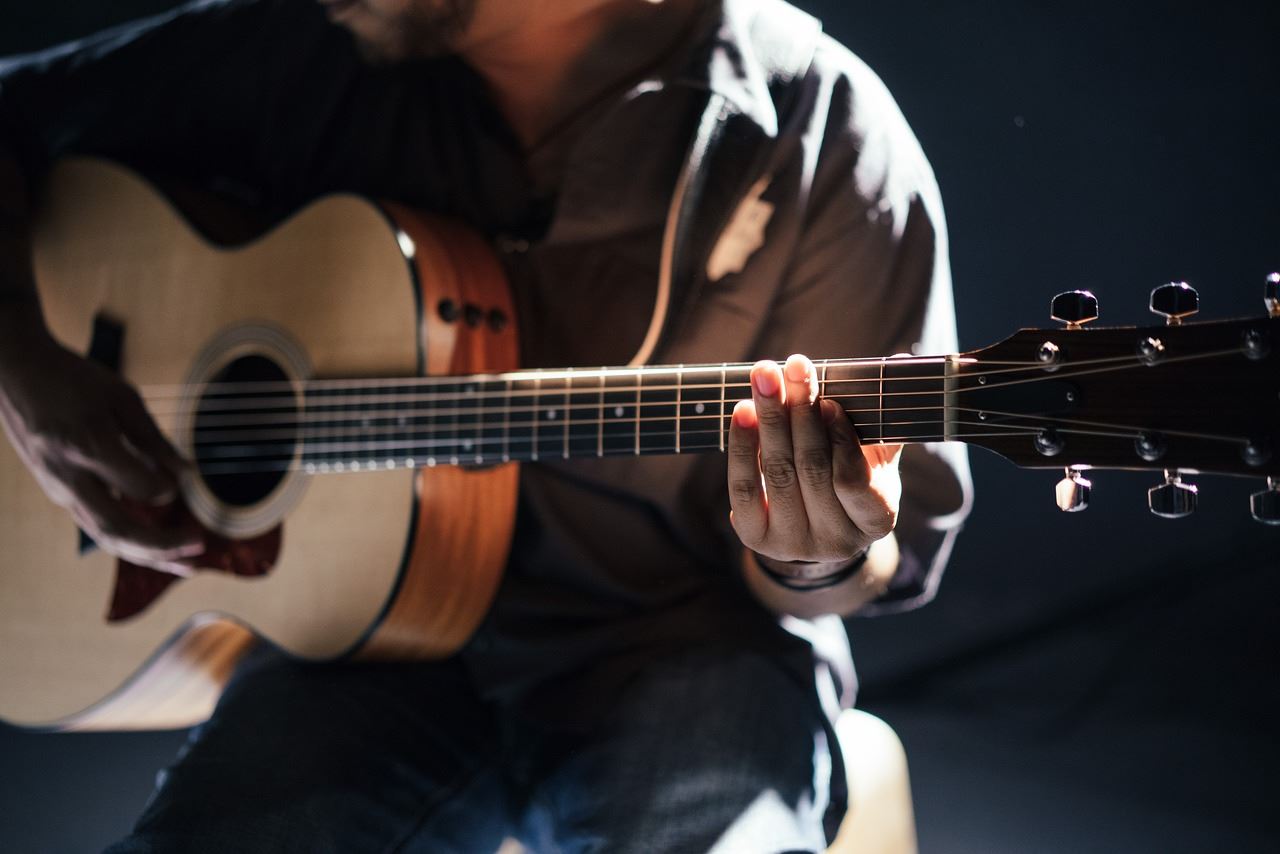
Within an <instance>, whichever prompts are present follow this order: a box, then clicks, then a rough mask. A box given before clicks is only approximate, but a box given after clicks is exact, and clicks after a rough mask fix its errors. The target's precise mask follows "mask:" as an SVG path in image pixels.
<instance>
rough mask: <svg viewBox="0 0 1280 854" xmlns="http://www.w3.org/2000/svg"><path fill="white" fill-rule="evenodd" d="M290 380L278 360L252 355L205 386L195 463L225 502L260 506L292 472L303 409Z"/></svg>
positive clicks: (198, 415) (197, 423)
mask: <svg viewBox="0 0 1280 854" xmlns="http://www.w3.org/2000/svg"><path fill="white" fill-rule="evenodd" d="M288 381H289V377H288V376H287V375H286V374H285V372H284V371H283V370H281V368H280V366H279V365H277V364H276V363H275V362H273V361H272V360H270V359H268V358H266V357H265V356H258V355H253V356H241V357H240V358H238V359H236V360H234V361H232V362H230V363H228V364H227V366H226V367H225V368H223V369H222V370H221V371H220V372H219V373H218V374H217V375H215V376H214V377H213V379H212V380H210V381H209V384H208V385H207V386H206V387H205V390H204V393H203V394H202V395H201V397H200V403H199V405H198V406H197V407H196V417H195V458H196V466H197V468H198V469H199V470H200V476H201V477H202V478H203V479H204V482H205V484H206V485H207V486H208V487H209V491H210V492H212V493H213V494H214V495H216V496H217V497H218V498H219V499H220V500H221V501H223V502H225V503H226V504H229V505H232V506H234V507H248V506H251V505H253V504H257V503H258V502H259V501H261V500H262V499H264V498H266V497H267V496H268V495H270V494H271V492H272V491H273V490H274V489H275V488H276V487H277V486H278V485H279V484H280V481H282V480H284V477H285V475H286V474H288V471H289V466H290V464H291V463H292V461H293V456H294V451H295V449H296V447H297V422H298V412H299V405H298V397H297V394H296V393H295V392H294V390H293V389H292V388H291V387H290V386H289V384H288ZM258 383H269V385H266V386H256V384H258Z"/></svg>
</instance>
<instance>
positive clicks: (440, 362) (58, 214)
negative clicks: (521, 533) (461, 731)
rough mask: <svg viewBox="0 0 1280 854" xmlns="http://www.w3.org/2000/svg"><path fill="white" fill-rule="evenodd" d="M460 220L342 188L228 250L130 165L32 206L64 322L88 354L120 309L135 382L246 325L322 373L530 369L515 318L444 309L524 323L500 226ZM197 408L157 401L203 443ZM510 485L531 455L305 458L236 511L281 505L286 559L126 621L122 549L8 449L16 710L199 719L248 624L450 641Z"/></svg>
mask: <svg viewBox="0 0 1280 854" xmlns="http://www.w3.org/2000/svg"><path fill="white" fill-rule="evenodd" d="M444 228H448V226H447V225H440V224H438V223H436V222H435V221H433V220H425V219H421V218H418V217H417V216H416V215H414V214H413V213H412V212H410V211H407V210H405V209H400V208H396V207H395V206H387V207H379V206H376V205H374V204H372V203H370V202H368V201H366V200H363V199H359V198H356V197H348V196H335V197H330V198H327V199H324V200H321V201H320V202H317V203H315V204H313V205H312V206H310V207H308V208H306V209H304V210H303V211H301V212H299V213H298V214H297V215H295V216H294V217H292V218H291V219H290V220H288V221H287V222H286V223H284V224H283V225H281V226H280V227H279V228H277V229H276V230H274V231H272V232H270V233H269V234H267V235H265V236H264V237H262V238H260V239H258V240H256V241H254V242H253V243H250V244H246V245H244V246H239V247H236V248H234V249H229V250H219V249H215V248H214V247H212V246H210V245H209V244H208V243H206V242H205V241H204V240H203V239H202V238H200V237H199V236H198V235H197V234H195V233H194V231H193V230H192V229H191V228H190V227H189V226H188V225H187V224H186V222H185V221H184V220H183V219H182V218H181V216H180V215H179V214H178V213H177V212H176V211H175V210H174V209H173V208H172V207H171V206H170V205H168V204H167V203H166V202H165V201H164V200H163V199H161V198H160V197H159V196H157V195H156V194H155V193H154V192H153V191H152V190H151V189H150V188H149V187H148V186H147V185H146V184H145V183H144V182H142V181H141V180H140V179H138V178H137V177H136V176H134V175H133V174H132V173H129V172H128V171H127V170H124V169H121V168H119V167H115V166H111V165H108V164H103V163H98V162H92V161H68V162H65V163H63V164H60V165H59V166H58V167H57V169H56V170H55V172H54V173H53V175H52V176H51V178H50V181H49V184H48V191H47V195H46V201H45V204H44V206H43V209H42V212H41V214H40V216H39V219H38V221H37V233H36V247H35V249H36V252H35V259H36V267H37V280H38V283H39V286H40V289H41V297H42V302H43V305H44V308H45V313H46V318H47V321H48V323H49V325H50V328H51V330H52V331H53V333H54V334H55V335H56V336H57V337H58V338H59V339H60V340H61V341H63V342H64V343H65V344H67V345H68V346H69V347H72V348H73V349H76V350H78V351H80V352H86V350H87V349H88V346H89V342H90V337H91V336H92V334H93V330H94V319H95V317H104V316H105V317H110V318H112V319H113V320H115V321H116V322H118V323H119V324H120V325H121V328H122V329H123V346H122V347H121V348H120V357H121V359H120V369H121V372H122V374H123V375H124V376H125V377H126V378H127V379H129V380H130V381H131V382H132V383H134V384H135V385H138V386H145V387H152V388H156V387H178V386H181V385H183V384H186V383H188V382H190V380H191V377H192V371H193V365H197V364H199V363H200V361H201V359H202V358H204V357H206V356H207V353H205V352H203V350H202V348H204V349H207V348H208V347H209V342H212V341H228V340H229V341H232V342H237V343H234V344H233V347H239V346H242V345H243V341H242V340H241V339H244V340H249V341H252V340H253V334H252V333H244V334H240V331H242V330H244V329H246V328H248V329H252V330H270V331H271V334H272V335H276V337H278V338H280V339H281V340H287V341H291V342H294V343H295V344H296V345H297V349H299V350H300V351H301V352H302V354H303V355H304V358H305V361H306V363H307V368H308V370H309V371H310V372H311V375H313V376H317V377H344V376H351V377H358V376H368V375H380V376H412V375H414V374H416V373H418V372H420V371H421V370H424V369H425V371H426V372H428V373H444V372H458V371H476V370H490V369H506V368H510V367H514V362H515V358H516V339H515V336H514V331H513V326H514V325H513V324H509V325H508V329H507V330H506V331H505V332H504V333H497V332H494V331H493V330H489V329H485V328H479V329H477V328H473V327H470V326H467V325H466V324H465V323H447V322H446V321H445V320H444V319H443V318H441V317H440V316H439V315H438V313H437V312H435V311H434V310H433V309H434V306H436V305H437V304H438V303H439V301H440V300H442V299H453V300H455V301H456V303H457V304H458V305H463V304H467V303H472V302H478V304H481V305H485V306H486V308H487V307H489V306H498V307H501V308H502V309H504V310H505V311H506V312H507V316H508V317H510V316H512V315H511V306H510V303H509V298H508V296H507V293H506V289H505V283H504V282H503V281H502V277H501V272H500V269H499V268H498V266H497V263H496V261H495V260H494V259H492V258H491V257H490V256H488V255H487V252H486V248H485V247H484V245H483V243H482V242H481V241H480V240H479V239H478V238H476V237H473V236H470V235H464V236H456V235H454V234H452V233H451V232H440V231H438V230H437V229H444ZM410 234H413V235H414V236H413V237H410V236H409V235H410ZM426 309H432V310H426ZM229 331H230V332H229ZM237 335H239V338H237ZM268 337H270V336H268ZM250 349H251V346H250ZM180 409H181V407H179V406H175V405H168V406H167V408H166V405H163V404H162V405H161V406H160V407H158V408H153V412H154V414H155V415H156V417H157V421H158V423H159V424H160V426H161V428H162V429H163V430H165V431H166V433H167V434H168V435H170V437H171V438H172V439H173V440H174V441H175V442H176V444H178V446H179V447H180V448H184V450H187V451H188V452H190V451H191V444H192V442H193V439H192V436H191V432H190V428H191V424H190V419H189V418H188V419H186V420H185V421H184V417H183V415H182V413H181V412H180V411H179V410H180ZM515 489H516V470H515V467H514V466H504V467H497V468H494V469H489V470H484V471H479V472H476V471H463V470H452V469H449V468H440V469H432V470H419V471H407V470H398V471H361V472H348V473H345V474H343V475H341V476H330V477H306V476H304V475H301V474H300V473H298V474H297V475H296V477H291V478H286V480H285V481H284V485H281V486H280V487H278V488H277V489H275V490H273V492H272V493H271V494H270V495H267V496H264V497H263V498H262V500H261V501H259V502H257V503H256V504H254V505H253V506H250V507H247V508H241V509H242V510H243V511H244V513H243V514H242V515H243V516H244V518H247V519H249V520H250V521H251V522H253V520H255V519H258V517H263V516H264V514H266V515H270V513H272V512H277V511H282V510H285V511H287V513H284V515H282V517H281V518H280V520H279V524H280V525H281V528H280V534H281V539H280V544H281V545H280V551H279V555H278V559H277V560H275V562H274V563H273V565H272V566H271V567H270V569H269V571H267V572H266V573H265V574H263V575H260V576H256V577H251V578H244V577H237V576H235V575H231V574H228V573H224V572H216V571H202V572H200V573H198V574H197V575H196V576H195V577H194V578H191V579H183V580H179V581H177V582H175V583H173V584H172V585H171V586H170V587H169V588H168V589H166V590H164V591H163V592H162V593H161V594H160V595H159V596H158V597H157V598H156V599H155V601H153V602H151V603H150V604H149V605H147V607H145V608H144V609H143V610H142V611H140V612H139V613H137V614H136V615H134V616H131V617H128V618H127V619H123V620H117V621H110V622H109V621H108V620H107V619H106V618H105V615H106V613H107V609H108V606H109V605H110V604H111V601H112V593H113V586H114V584H115V576H116V561H115V560H114V559H113V558H111V557H110V556H108V555H105V554H103V553H102V552H101V551H97V550H91V551H88V552H84V553H82V552H81V551H80V549H79V548H78V544H79V537H78V532H77V531H76V529H75V526H74V524H73V523H72V521H71V520H70V518H69V516H68V515H67V514H66V512H65V511H64V510H62V509H61V508H59V507H56V506H54V505H53V504H52V503H51V502H50V501H49V500H48V499H47V498H46V497H45V496H44V494H43V493H42V492H41V491H40V489H39V487H38V486H37V485H36V483H35V481H34V479H33V478H32V477H31V475H30V474H29V473H28V472H27V471H26V469H25V468H24V467H23V466H22V463H21V461H20V460H19V459H18V457H17V455H16V454H15V453H14V452H13V450H12V448H11V447H10V446H9V444H8V443H7V442H4V443H0V542H2V543H3V544H4V547H3V554H2V555H0V561H3V563H2V564H0V718H4V719H5V720H7V721H10V722H12V723H16V724H20V725H26V726H39V727H49V728H80V729H84V728H94V729H106V728H112V729H124V728H141V727H148V728H153V727H163V726H183V725H187V724H190V723H193V722H195V721H198V720H200V719H202V718H203V717H205V716H206V715H207V714H208V712H209V710H210V709H211V708H212V705H213V703H214V702H215V701H216V698H217V696H218V694H219V693H220V690H221V686H222V684H223V682H224V681H225V679H226V677H227V675H228V674H229V673H230V670H231V668H232V667H233V665H234V662H235V661H236V660H237V659H238V658H239V656H240V655H241V654H243V652H244V650H246V649H247V648H248V647H249V646H250V645H251V643H252V637H253V634H254V633H256V634H259V635H262V636H264V637H266V638H268V639H270V640H271V641H273V642H275V643H277V644H278V645H280V646H281V647H282V648H283V649H285V650H286V651H288V652H290V653H292V654H295V655H299V656H302V657H306V658H312V659H329V658H335V657H340V656H343V655H348V654H352V653H357V654H361V655H366V656H374V657H398V658H405V657H431V656H440V655H446V654H448V653H449V652H452V651H453V650H455V649H456V648H457V647H458V646H460V645H461V644H462V643H463V642H465V640H466V638H467V637H468V636H469V635H470V633H471V631H472V630H473V629H474V626H475V625H476V623H478V622H479V620H480V619H481V617H482V616H483V614H484V612H485V610H486V609H487V607H488V603H489V601H490V599H491V598H492V595H493V591H494V589H495V588H496V584H497V580H498V578H499V577H500V574H501V570H502V567H503V565H504V564H505V560H506V553H507V547H508V544H509V534H510V529H511V525H512V524H513V521H514V507H515ZM196 497H197V498H198V497H199V496H196ZM206 497H207V496H206ZM258 521H260V519H258Z"/></svg>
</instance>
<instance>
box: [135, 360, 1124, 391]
mask: <svg viewBox="0 0 1280 854" xmlns="http://www.w3.org/2000/svg"><path fill="white" fill-rule="evenodd" d="M947 358H948V357H947V356H945V355H943V356H905V357H881V356H874V357H865V358H856V359H815V360H813V361H814V364H820V363H826V364H830V365H842V366H848V367H858V366H863V365H866V366H872V365H878V364H880V363H881V362H883V361H892V362H893V363H894V364H902V365H928V364H942V363H944V362H945V361H946V360H947ZM1122 358H1130V359H1131V358H1133V357H1132V356H1125V357H1114V356H1113V357H1107V358H1104V359H1095V360H1090V361H1089V362H1079V363H1077V364H1095V363H1101V362H1106V361H1115V360H1118V359H1122ZM968 361H969V362H971V363H976V361H977V360H975V359H973V358H968ZM721 364H728V365H731V367H732V368H733V369H735V370H739V371H744V372H749V371H750V370H751V367H752V365H751V364H748V363H745V362H741V363H720V362H707V363H704V364H698V365H685V366H684V367H685V370H686V371H693V372H697V373H714V372H716V371H718V370H719V369H720V366H721ZM779 364H781V361H779ZM989 364H999V365H1023V366H1025V367H1026V368H1040V369H1043V367H1044V366H1043V364H1042V363H1040V362H1038V361H1027V362H1010V361H991V362H989ZM671 368H672V366H671V365H653V366H650V367H645V368H638V369H637V368H601V369H599V370H600V372H602V373H604V374H605V375H617V376H620V375H625V374H629V373H633V372H636V371H640V372H644V373H650V374H658V373H670V372H671ZM578 370H579V371H581V370H582V369H578ZM1015 370H1021V368H1016V369H1015ZM565 372H566V369H564V368H561V369H558V370H553V369H540V368H526V369H522V370H515V371H499V372H495V373H491V374H487V375H481V374H476V375H473V378H480V377H481V376H485V377H487V378H488V379H493V380H505V379H508V378H510V379H514V380H521V379H527V378H529V377H532V376H533V375H535V374H537V375H541V376H544V377H547V378H553V377H555V375H557V374H564V373H565ZM591 372H592V373H595V372H596V369H592V370H591ZM465 377H466V375H452V374H432V375H428V376H406V377H367V378H360V379H309V380H302V381H299V380H279V381H250V382H224V383H208V384H206V385H204V386H202V387H201V388H202V389H204V390H207V391H216V392H217V393H228V392H226V391H225V390H226V389H240V388H248V389H250V392H251V393H255V394H257V393H262V392H264V391H266V390H267V389H272V388H275V389H283V390H286V391H290V392H295V393H296V392H298V391H307V392H320V391H332V390H340V389H364V388H369V387H379V386H405V387H418V388H428V389H429V388H430V387H431V386H433V385H438V384H448V383H449V382H451V381H457V380H460V379H464V378H465ZM560 378H561V379H563V377H560ZM300 384H301V385H302V388H301V389H300V388H299V385H300ZM140 389H141V390H142V391H145V392H146V394H145V395H144V397H150V398H152V399H157V400H159V399H163V398H166V397H176V398H186V397H187V396H189V394H190V391H191V386H190V385H189V384H184V383H170V384H164V383H154V384H148V385H144V386H141V387H140ZM164 391H169V392H172V393H170V394H162V393H161V392H164Z"/></svg>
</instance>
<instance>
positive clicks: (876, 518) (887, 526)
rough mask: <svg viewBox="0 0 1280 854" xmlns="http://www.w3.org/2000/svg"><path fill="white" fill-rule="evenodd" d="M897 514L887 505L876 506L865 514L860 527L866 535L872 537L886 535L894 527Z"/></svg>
mask: <svg viewBox="0 0 1280 854" xmlns="http://www.w3.org/2000/svg"><path fill="white" fill-rule="evenodd" d="M897 521H898V518H897V514H896V513H894V512H893V511H892V510H891V509H889V508H887V507H879V508H876V510H875V511H874V512H871V513H868V514H866V517H865V518H864V519H863V520H862V523H861V525H860V527H861V528H862V530H863V532H865V533H866V534H867V536H869V537H872V538H874V539H877V540H878V539H880V538H881V537H886V536H888V535H889V532H891V531H892V530H893V529H894V526H895V525H896V524H897Z"/></svg>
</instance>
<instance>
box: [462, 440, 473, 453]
mask: <svg viewBox="0 0 1280 854" xmlns="http://www.w3.org/2000/svg"><path fill="white" fill-rule="evenodd" d="M471 444H472V443H471V440H470V439H463V440H462V450H464V451H469V450H471Z"/></svg>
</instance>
